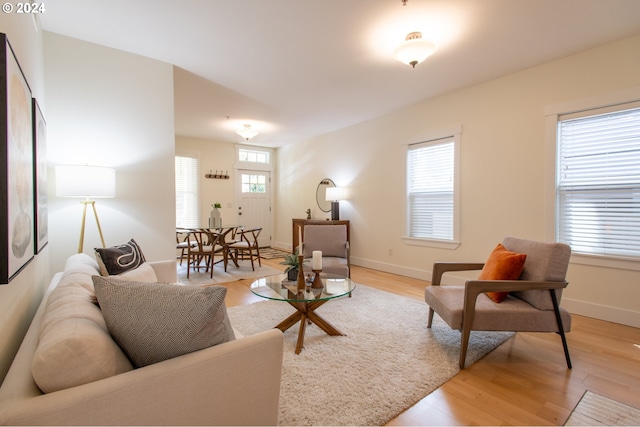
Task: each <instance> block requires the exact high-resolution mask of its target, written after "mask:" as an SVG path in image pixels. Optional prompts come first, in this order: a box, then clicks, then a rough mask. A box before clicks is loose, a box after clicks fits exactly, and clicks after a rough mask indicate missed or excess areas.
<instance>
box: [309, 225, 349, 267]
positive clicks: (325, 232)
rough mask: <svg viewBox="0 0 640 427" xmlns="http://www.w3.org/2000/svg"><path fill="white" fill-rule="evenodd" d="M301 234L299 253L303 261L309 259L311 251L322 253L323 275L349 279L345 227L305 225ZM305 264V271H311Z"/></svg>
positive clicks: (347, 243)
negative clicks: (301, 241) (302, 256)
mask: <svg viewBox="0 0 640 427" xmlns="http://www.w3.org/2000/svg"><path fill="white" fill-rule="evenodd" d="M303 234H304V242H303V243H302V251H301V253H302V254H303V255H304V258H305V259H307V258H311V256H312V254H313V251H322V271H323V272H324V273H328V274H336V275H338V276H342V277H351V268H350V267H351V264H350V262H349V242H348V241H347V226H346V225H344V224H338V225H305V226H304V233H303ZM307 264H309V265H308V266H305V270H309V271H311V264H310V263H307Z"/></svg>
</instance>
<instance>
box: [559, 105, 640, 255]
mask: <svg viewBox="0 0 640 427" xmlns="http://www.w3.org/2000/svg"><path fill="white" fill-rule="evenodd" d="M557 138H558V140H557V162H556V163H557V177H556V183H557V184H556V185H557V189H556V197H557V201H556V203H557V209H556V215H557V218H556V238H557V239H558V240H559V241H561V242H564V243H567V244H569V245H571V248H572V251H573V252H575V253H582V254H589V255H597V256H603V257H612V258H635V259H640V103H635V104H625V105H624V106H617V107H612V108H607V109H599V110H592V111H588V112H581V113H577V114H572V115H562V116H560V117H559V120H558V134H557Z"/></svg>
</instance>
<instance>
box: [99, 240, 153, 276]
mask: <svg viewBox="0 0 640 427" xmlns="http://www.w3.org/2000/svg"><path fill="white" fill-rule="evenodd" d="M95 253H96V260H97V261H98V265H99V266H100V274H101V275H102V276H109V275H112V274H122V273H124V272H126V271H129V270H133V269H134V268H138V267H140V265H141V264H142V263H144V262H145V258H144V254H143V253H142V249H140V246H138V244H137V243H136V241H135V240H133V239H131V240H129V241H128V242H127V243H125V244H123V245H118V246H112V247H110V248H95Z"/></svg>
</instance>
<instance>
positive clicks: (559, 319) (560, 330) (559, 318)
mask: <svg viewBox="0 0 640 427" xmlns="http://www.w3.org/2000/svg"><path fill="white" fill-rule="evenodd" d="M549 292H551V301H552V302H553V311H554V313H555V314H556V322H558V334H559V335H560V338H561V339H562V348H563V349H564V358H565V359H566V360H567V368H569V369H572V366H571V357H570V356H569V346H568V345H567V337H565V335H564V326H563V324H562V316H560V308H559V307H558V298H557V297H556V292H555V291H554V290H553V289H549Z"/></svg>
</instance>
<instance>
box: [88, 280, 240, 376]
mask: <svg viewBox="0 0 640 427" xmlns="http://www.w3.org/2000/svg"><path fill="white" fill-rule="evenodd" d="M92 278H93V285H94V288H95V293H96V297H97V299H98V304H99V305H100V309H101V310H102V314H103V316H104V319H105V322H106V324H107V328H108V329H109V333H110V334H111V335H112V336H113V338H114V340H115V341H116V342H117V343H118V345H119V346H120V348H122V350H123V351H124V353H125V354H126V355H127V357H128V358H129V360H131V363H132V364H133V365H134V366H135V367H137V368H139V367H142V366H146V365H150V364H152V363H156V362H160V361H162V360H166V359H171V358H173V357H177V356H180V355H183V354H187V353H191V352H194V351H197V350H201V349H203V348H206V347H210V346H213V345H216V344H220V343H223V342H227V341H231V340H233V339H235V335H234V333H233V328H232V327H231V323H230V322H229V317H228V316H227V308H226V306H225V304H224V299H225V296H226V294H227V288H225V287H223V286H208V287H204V288H198V287H187V286H176V285H171V284H165V283H144V282H134V281H127V280H122V279H112V278H109V277H101V276H93V277H92Z"/></svg>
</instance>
